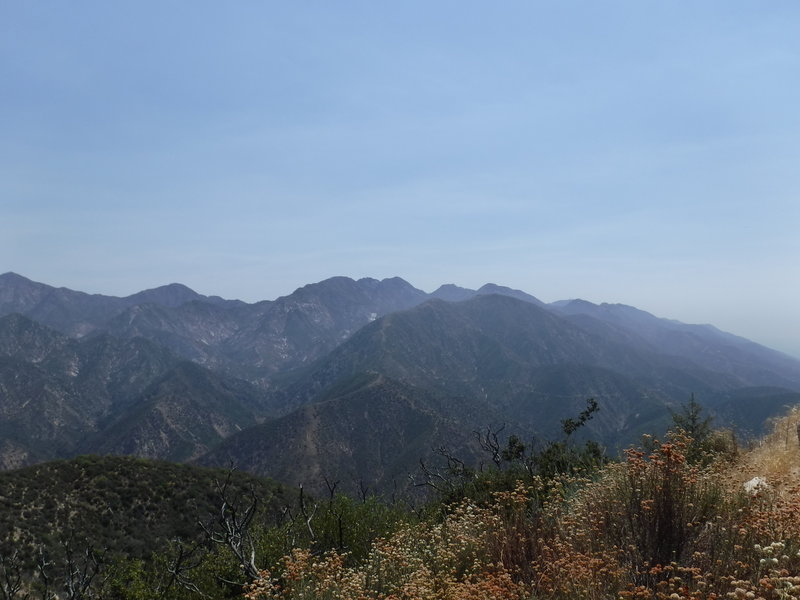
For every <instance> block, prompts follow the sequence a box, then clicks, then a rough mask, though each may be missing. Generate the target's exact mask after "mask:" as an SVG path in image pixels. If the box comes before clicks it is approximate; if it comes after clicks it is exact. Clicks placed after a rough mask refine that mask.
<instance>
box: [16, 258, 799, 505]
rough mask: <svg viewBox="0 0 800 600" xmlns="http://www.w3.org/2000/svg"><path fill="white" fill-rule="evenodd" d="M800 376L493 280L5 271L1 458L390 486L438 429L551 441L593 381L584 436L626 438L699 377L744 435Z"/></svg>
mask: <svg viewBox="0 0 800 600" xmlns="http://www.w3.org/2000/svg"><path fill="white" fill-rule="evenodd" d="M3 313H9V314H5V316H2V314H3ZM37 319H40V320H37ZM368 380H369V381H374V382H377V381H379V382H380V383H379V384H374V385H373V384H367V383H365V381H368ZM799 393H800V361H797V360H795V359H792V358H791V357H788V356H786V355H783V354H780V353H778V352H775V351H772V350H769V349H767V348H764V347H762V346H759V345H758V344H755V343H753V342H750V341H748V340H744V339H742V338H738V337H736V336H733V335H730V334H727V333H724V332H721V331H719V330H717V329H715V328H713V327H711V326H708V325H687V324H683V323H678V322H676V321H672V320H668V319H662V318H658V317H655V316H654V315H651V314H649V313H646V312H643V311H640V310H638V309H636V308H634V307H630V306H624V305H608V304H601V305H595V304H591V303H588V302H584V301H581V300H574V301H569V302H558V303H554V304H552V305H546V304H543V303H542V302H541V301H539V300H538V299H537V298H535V297H534V296H532V295H530V294H527V293H525V292H522V291H520V290H513V289H510V288H507V287H503V286H500V285H496V284H486V285H484V286H482V287H481V288H479V289H477V290H469V289H465V288H458V287H457V286H453V285H445V286H442V287H441V288H439V289H438V290H436V291H435V292H434V293H433V294H426V293H425V292H423V291H421V290H418V289H416V288H414V287H413V286H412V285H411V284H409V283H408V282H406V281H403V280H402V279H399V278H389V279H384V280H381V281H378V280H375V279H369V278H364V279H359V280H353V279H350V278H347V277H333V278H330V279H327V280H324V281H321V282H318V283H312V284H309V285H306V286H303V287H301V288H298V289H297V290H295V291H294V292H292V293H291V294H288V295H286V296H282V297H280V298H277V299H275V300H265V301H263V302H257V303H254V304H247V303H244V302H239V301H231V300H223V299H221V298H218V297H215V296H203V295H201V294H197V293H196V292H194V291H192V290H190V289H189V288H186V287H185V286H182V285H180V284H170V285H168V286H163V287H161V288H154V289H151V290H145V291H143V292H140V293H137V294H133V295H131V296H128V297H126V298H115V297H110V296H100V295H90V294H84V293H82V292H75V291H72V290H67V289H65V288H52V287H50V286H47V285H45V284H41V283H36V282H32V281H30V280H27V279H25V278H24V277H21V276H19V275H14V274H5V275H0V395H2V396H1V397H0V400H1V402H0V411H2V416H3V419H2V421H0V468H14V467H19V466H23V465H29V464H33V463H36V462H40V461H45V460H51V459H55V458H66V457H70V456H75V455H77V454H82V453H102V454H126V455H128V454H130V455H135V456H142V457H149V458H161V459H169V460H175V461H192V460H200V461H201V462H203V463H210V464H217V465H220V466H227V464H228V461H230V460H233V461H234V462H235V463H236V464H238V465H242V466H245V465H246V466H247V468H248V469H252V470H253V471H254V472H257V473H263V474H266V473H268V474H271V475H274V476H278V477H281V478H286V480H287V481H291V482H294V483H301V482H302V483H304V484H305V485H306V486H308V487H310V488H315V489H320V486H322V485H323V483H324V482H323V481H320V477H322V479H323V480H324V478H325V477H329V478H330V477H333V478H337V479H342V480H346V481H348V482H355V481H362V482H364V481H369V482H370V484H371V485H373V486H376V487H377V488H383V486H387V488H392V489H393V488H394V486H395V485H396V482H397V481H398V479H402V478H403V477H405V476H407V475H408V474H409V473H411V472H413V471H415V470H416V469H418V466H419V460H420V459H427V457H431V456H434V455H436V454H437V453H438V446H440V445H441V443H439V442H436V441H435V438H436V436H440V435H442V436H444V437H445V438H446V439H447V441H448V443H450V444H451V445H452V446H453V449H454V450H456V449H457V450H459V451H460V452H461V451H463V453H464V456H465V457H467V459H468V460H471V458H470V457H473V456H474V452H473V450H472V448H473V447H474V440H475V433H474V432H475V431H476V430H477V431H483V430H485V429H486V428H491V429H493V430H496V429H499V428H501V427H504V431H505V432H506V433H514V434H516V435H518V436H519V437H520V439H524V440H526V441H531V440H536V442H537V443H544V442H546V441H547V440H551V439H555V438H558V436H560V430H561V421H562V420H563V419H567V418H571V417H574V416H575V415H576V414H578V413H579V412H580V411H581V410H582V408H583V406H584V404H585V402H586V400H587V399H588V398H594V399H595V400H596V401H597V402H598V405H599V406H600V411H599V412H598V413H597V415H596V417H595V418H594V419H592V421H591V422H590V423H588V424H587V427H586V428H585V430H583V431H581V432H580V433H579V434H578V435H579V437H580V436H583V437H584V439H587V438H592V439H597V440H598V441H600V442H601V443H602V444H604V445H606V446H607V447H608V448H609V449H610V450H611V452H612V453H615V452H616V451H618V450H619V449H620V448H622V447H624V446H625V445H626V444H628V443H630V442H631V441H634V440H636V439H638V437H639V435H640V434H641V433H644V432H650V431H653V432H660V431H663V430H664V428H665V427H666V425H667V424H668V423H669V418H670V411H671V410H674V409H675V408H676V407H679V406H680V405H681V404H682V403H684V402H686V401H687V400H688V398H689V397H690V396H691V395H692V394H694V395H695V397H696V398H697V399H698V400H699V401H700V402H701V404H703V406H705V407H706V408H707V409H708V411H709V412H710V413H711V414H712V415H713V416H714V417H715V418H716V419H717V423H719V424H720V425H727V426H730V427H732V428H735V429H736V430H737V431H739V432H740V433H743V434H746V435H752V434H757V433H759V432H760V427H761V425H762V424H763V422H764V421H765V420H766V419H768V418H769V417H770V416H773V415H775V414H777V413H779V412H780V411H781V410H783V406H785V405H786V404H787V403H788V402H791V401H793V399H795V398H796V397H797V394H799ZM287 431H291V432H294V433H293V437H291V439H288V438H287V436H286V435H285V433H286V432H287ZM295 438H296V439H295ZM306 442H307V444H306ZM304 444H305V445H304ZM376 448H377V449H378V452H377V454H376V453H375V449H376ZM343 485H344V484H343ZM387 488H383V489H384V491H386V489H387Z"/></svg>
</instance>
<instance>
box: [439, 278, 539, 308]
mask: <svg viewBox="0 0 800 600" xmlns="http://www.w3.org/2000/svg"><path fill="white" fill-rule="evenodd" d="M487 294H497V295H500V296H510V297H511V298H516V299H517V300H523V301H525V302H531V303H533V304H538V305H539V306H544V302H542V301H541V300H539V299H538V298H535V297H534V296H531V295H530V294H527V293H525V292H522V291H520V290H514V289H511V288H509V287H505V286H502V285H497V284H494V283H487V284H485V285H483V286H481V287H480V289H477V290H470V289H467V288H462V287H459V286H457V285H454V284H452V283H447V284H445V285H442V286H440V287H439V288H438V289H436V290H435V291H434V292H433V293H432V294H430V298H435V299H438V300H445V301H447V302H463V301H464V300H469V299H470V298H474V297H475V296H481V295H484V296H485V295H487Z"/></svg>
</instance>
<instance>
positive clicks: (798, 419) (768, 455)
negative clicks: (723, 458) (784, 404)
mask: <svg viewBox="0 0 800 600" xmlns="http://www.w3.org/2000/svg"><path fill="white" fill-rule="evenodd" d="M798 424H800V407H795V408H793V409H792V410H791V411H790V412H789V414H788V415H787V416H785V417H783V418H781V419H778V420H777V421H776V422H775V424H774V426H773V430H772V433H770V434H769V435H768V436H767V437H765V438H764V439H763V440H761V442H760V443H759V444H758V445H757V446H756V447H755V448H753V450H751V451H750V452H748V453H747V454H745V455H744V456H743V457H742V459H741V460H740V461H739V462H738V463H737V465H736V467H735V469H734V470H733V472H732V474H731V475H732V476H731V479H732V480H733V481H734V482H736V483H738V484H743V483H744V482H746V481H749V480H751V479H752V478H753V477H764V478H765V479H766V480H767V482H768V483H769V484H770V485H772V486H773V487H774V488H775V489H777V490H778V491H783V490H786V489H788V488H792V487H795V486H797V485H798V484H800V440H798V430H797V427H798Z"/></svg>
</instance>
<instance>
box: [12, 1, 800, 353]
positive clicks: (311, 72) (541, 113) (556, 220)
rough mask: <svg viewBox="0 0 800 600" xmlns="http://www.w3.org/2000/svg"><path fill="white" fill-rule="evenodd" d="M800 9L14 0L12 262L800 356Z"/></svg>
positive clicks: (229, 292)
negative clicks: (662, 327)
mask: <svg viewBox="0 0 800 600" xmlns="http://www.w3.org/2000/svg"><path fill="white" fill-rule="evenodd" d="M799 32H800V2H797V1H796V0H785V1H780V0H771V1H770V2H756V1H749V2H740V1H736V0H720V1H716V2H712V1H709V2H695V1H688V0H686V1H675V2H649V1H645V0H631V1H630V2H614V1H597V0H587V1H585V2H570V1H565V0H553V1H551V2H537V1H524V2H491V3H490V2H480V3H478V2H464V1H453V2H436V1H430V0H428V1H425V2H409V1H403V2H375V1H370V2H363V3H359V2H328V1H325V2H262V1H259V2H243V1H238V2H198V1H189V0H186V1H180V2H179V1H169V0H165V1H161V0H159V1H158V2H155V1H142V0H136V1H135V2H122V1H114V2H106V1H103V2H92V1H81V2H54V1H53V2H48V1H43V2H3V3H0V272H5V271H15V272H17V273H20V274H22V275H25V276H26V277H29V278H31V279H35V280H37V281H42V282H45V283H49V284H51V285H58V286H66V287H70V288H72V289H79V290H83V291H88V292H97V293H105V294H114V295H127V294H130V293H133V292H136V291H139V290H141V289H144V288H151V287H155V286H158V285H161V284H165V283H170V282H174V281H179V282H182V283H185V284H187V285H189V286H190V287H192V288H193V289H195V290H197V291H199V292H201V293H205V294H218V295H221V296H225V297H229V298H241V299H244V300H248V301H254V300H260V299H271V298H275V297H276V296H280V295H284V294H287V293H290V292H291V291H292V290H294V289H295V288H296V287H298V286H300V285H303V284H305V283H310V282H313V281H319V280H321V279H324V278H327V277H330V276H333V275H349V276H351V277H356V278H357V277H364V276H370V277H376V278H383V277H390V276H395V275H398V276H401V277H403V278H405V279H407V280H408V281H410V282H411V283H413V284H414V285H416V286H417V287H420V288H422V289H425V290H427V291H432V290H433V289H434V288H436V287H438V286H439V285H440V284H441V283H448V282H453V283H456V284H459V285H462V286H467V287H477V286H480V285H482V284H483V283H486V282H494V283H498V284H502V285H508V286H511V287H515V288H520V289H523V290H525V291H527V292H529V293H531V294H534V295H535V296H537V297H539V298H541V299H542V300H545V301H553V300H558V299H562V298H573V297H582V298H585V299H587V300H590V301H593V302H604V301H605V302H622V303H626V304H632V305H634V306H637V307H639V308H642V309H644V310H648V311H650V312H653V313H655V314H657V315H658V316H664V317H670V318H677V319H680V320H682V321H685V322H692V323H696V322H710V323H713V324H715V325H717V326H718V327H720V328H722V329H725V330H727V331H731V332H733V333H737V334H739V335H744V336H746V337H749V338H751V339H754V340H756V341H759V342H761V343H765V344H767V345H770V346H772V347H775V348H778V349H780V350H783V351H786V352H790V353H793V354H795V355H797V356H800V33H799Z"/></svg>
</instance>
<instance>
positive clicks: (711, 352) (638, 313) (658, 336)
mask: <svg viewBox="0 0 800 600" xmlns="http://www.w3.org/2000/svg"><path fill="white" fill-rule="evenodd" d="M556 310H557V312H559V313H561V314H563V315H568V316H569V317H571V318H572V320H573V322H575V323H578V324H581V325H583V326H584V327H593V326H595V327H596V325H594V324H593V323H592V321H591V320H590V319H588V318H587V317H591V319H592V320H594V321H601V322H603V323H607V324H610V325H613V326H615V327H617V328H619V329H621V330H624V331H625V332H626V333H627V334H629V335H630V336H635V337H636V338H637V340H636V342H633V337H631V338H630V339H631V343H636V344H637V345H639V346H641V347H645V346H646V347H647V348H649V349H651V350H655V351H657V352H660V353H662V354H668V355H673V356H680V357H684V358H686V359H688V360H691V361H693V362H694V363H696V364H697V365H699V366H701V367H703V368H706V369H709V370H712V371H715V372H720V373H725V374H728V375H732V376H734V377H736V378H739V379H740V381H741V384H742V386H747V385H776V384H777V385H782V386H787V387H795V386H797V385H798V384H800V361H798V360H796V359H794V358H791V357H789V356H787V355H785V354H782V353H780V352H777V351H775V350H770V349H769V348H765V347H764V346H761V345H759V344H756V343H754V342H751V341H750V340H747V339H744V338H741V337H738V336H735V335H731V334H730V333H725V332H723V331H720V330H719V329H717V328H716V327H713V326H711V325H687V324H685V323H681V322H679V321H674V320H670V319H660V318H658V317H655V316H653V315H651V314H650V313H648V312H645V311H642V310H639V309H637V308H634V307H632V306H626V305H624V304H600V305H597V304H592V303H590V302H586V301H585V300H572V301H570V302H567V303H565V304H560V305H558V306H557V307H556Z"/></svg>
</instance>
